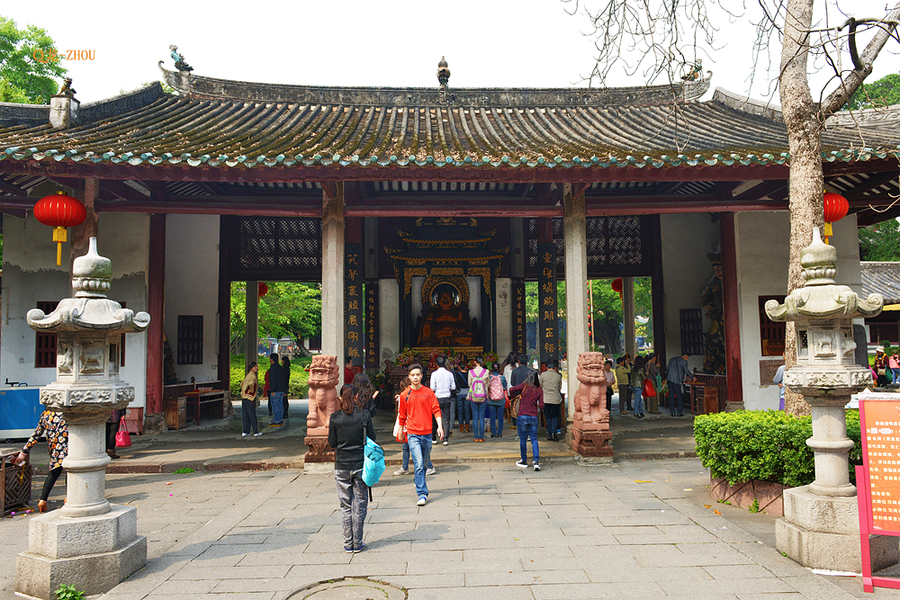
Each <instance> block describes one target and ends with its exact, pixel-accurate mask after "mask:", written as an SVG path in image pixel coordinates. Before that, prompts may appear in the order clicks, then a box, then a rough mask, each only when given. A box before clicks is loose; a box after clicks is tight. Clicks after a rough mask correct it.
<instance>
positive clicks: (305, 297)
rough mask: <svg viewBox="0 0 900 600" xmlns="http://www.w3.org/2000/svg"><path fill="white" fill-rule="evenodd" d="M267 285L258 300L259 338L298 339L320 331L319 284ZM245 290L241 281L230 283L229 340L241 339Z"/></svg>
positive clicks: (244, 320)
mask: <svg viewBox="0 0 900 600" xmlns="http://www.w3.org/2000/svg"><path fill="white" fill-rule="evenodd" d="M268 286H269V292H268V293H267V294H266V295H265V296H263V297H262V298H260V299H259V337H261V338H266V337H273V338H275V339H279V338H283V337H288V338H291V339H293V340H300V339H303V338H310V337H313V336H315V335H318V334H319V333H320V332H321V331H322V288H321V286H320V285H319V284H318V283H294V282H276V283H269V284H268ZM246 289H247V283H246V282H244V281H235V282H232V284H231V336H232V340H234V339H235V338H243V337H244V329H245V326H246V322H247V314H246V305H247V298H246V292H245V290H246ZM242 377H243V376H242Z"/></svg>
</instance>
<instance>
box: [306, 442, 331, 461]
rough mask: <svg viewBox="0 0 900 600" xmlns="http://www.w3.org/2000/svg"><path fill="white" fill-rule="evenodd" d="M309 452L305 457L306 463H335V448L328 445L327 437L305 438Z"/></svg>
mask: <svg viewBox="0 0 900 600" xmlns="http://www.w3.org/2000/svg"><path fill="white" fill-rule="evenodd" d="M303 443H304V444H306V447H307V448H308V450H307V451H306V456H304V457H303V461H304V462H305V463H314V462H317V463H322V462H330V463H333V462H334V448H332V447H331V446H329V445H328V436H327V435H324V436H322V435H308V436H306V437H305V438H303Z"/></svg>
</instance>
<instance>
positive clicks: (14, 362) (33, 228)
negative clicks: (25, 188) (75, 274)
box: [0, 213, 150, 406]
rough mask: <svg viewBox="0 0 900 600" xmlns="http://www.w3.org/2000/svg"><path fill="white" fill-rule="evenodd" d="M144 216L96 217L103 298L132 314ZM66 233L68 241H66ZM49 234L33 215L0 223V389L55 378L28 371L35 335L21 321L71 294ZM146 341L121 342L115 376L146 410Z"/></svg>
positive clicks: (141, 278)
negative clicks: (105, 277)
mask: <svg viewBox="0 0 900 600" xmlns="http://www.w3.org/2000/svg"><path fill="white" fill-rule="evenodd" d="M149 224H150V221H149V218H148V217H147V215H136V214H118V213H101V215H100V219H99V239H98V244H97V245H98V251H99V253H100V254H101V255H102V256H106V257H107V258H109V259H110V260H111V261H112V282H111V284H112V288H111V289H110V292H109V297H110V298H112V299H113V300H117V301H119V302H123V303H124V304H125V305H126V306H127V307H128V308H129V309H132V310H134V311H135V312H137V311H141V310H147V248H148V243H149ZM71 235H72V233H71V230H70V231H69V237H70V239H71ZM51 236H52V229H51V228H49V227H47V226H45V225H42V224H40V223H38V221H37V220H36V219H35V218H34V216H33V215H29V216H28V218H27V219H17V218H15V217H11V216H9V215H4V219H3V241H4V252H3V297H2V302H0V311H2V334H0V385H2V382H5V381H6V380H7V379H8V380H9V381H24V382H27V383H28V384H29V385H35V386H41V385H47V384H49V383H52V382H53V381H54V380H55V379H56V369H53V368H42V369H35V368H34V354H35V332H34V330H33V329H31V328H30V327H29V326H28V324H27V323H26V322H25V313H27V312H28V311H29V310H30V309H32V308H35V306H36V305H37V302H41V301H57V300H61V299H62V298H66V297H69V296H70V295H71V281H70V275H69V271H68V269H69V255H70V249H71V245H70V244H69V243H65V244H63V265H62V266H59V267H58V266H56V244H55V243H53V241H52V237H51ZM146 366H147V336H146V335H144V334H128V335H126V338H125V366H124V367H123V368H122V369H121V370H120V371H119V377H120V378H121V379H122V380H123V381H125V382H127V383H129V384H131V385H133V386H134V388H135V400H134V402H132V403H131V405H132V406H145V405H146V388H147V383H146V381H147V378H146V370H147V369H146Z"/></svg>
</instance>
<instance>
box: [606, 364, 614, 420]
mask: <svg viewBox="0 0 900 600" xmlns="http://www.w3.org/2000/svg"><path fill="white" fill-rule="evenodd" d="M603 372H604V373H606V410H608V411H610V412H612V397H613V386H614V385H615V384H616V372H615V371H613V368H612V361H611V360H609V359H608V358H607V359H606V362H604V363H603Z"/></svg>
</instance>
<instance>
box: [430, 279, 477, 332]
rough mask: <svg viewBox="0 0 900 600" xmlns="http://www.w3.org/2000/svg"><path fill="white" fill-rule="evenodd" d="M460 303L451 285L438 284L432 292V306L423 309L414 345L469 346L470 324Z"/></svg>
mask: <svg viewBox="0 0 900 600" xmlns="http://www.w3.org/2000/svg"><path fill="white" fill-rule="evenodd" d="M461 304H462V303H461V302H460V301H459V300H458V294H457V292H456V290H454V289H453V287H452V286H449V285H440V286H438V287H437V289H436V290H435V292H434V293H433V294H432V306H431V307H430V308H428V309H427V310H423V319H422V324H421V325H420V326H419V331H418V336H417V343H416V345H417V346H471V345H472V339H473V338H474V336H473V335H472V326H471V324H470V323H469V316H468V314H466V313H467V312H468V311H466V310H463V307H462V306H460V305H461Z"/></svg>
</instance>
